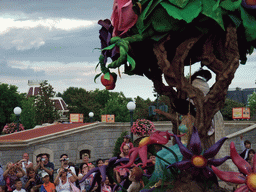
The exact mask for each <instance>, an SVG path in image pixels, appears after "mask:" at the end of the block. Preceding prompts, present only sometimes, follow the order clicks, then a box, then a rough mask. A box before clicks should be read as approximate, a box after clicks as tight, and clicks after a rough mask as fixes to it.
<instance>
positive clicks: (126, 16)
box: [111, 0, 138, 37]
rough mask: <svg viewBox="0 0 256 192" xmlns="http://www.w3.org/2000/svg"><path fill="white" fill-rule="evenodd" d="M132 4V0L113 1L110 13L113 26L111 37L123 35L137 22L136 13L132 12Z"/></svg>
mask: <svg viewBox="0 0 256 192" xmlns="http://www.w3.org/2000/svg"><path fill="white" fill-rule="evenodd" d="M132 6H133V4H132V0H115V1H114V5H113V13H112V15H111V21H112V25H113V27H114V31H113V37H114V36H121V35H123V34H124V33H126V32H127V31H128V30H129V29H130V28H131V27H132V26H133V25H134V24H135V23H136V22H137V19H138V15H136V14H135V13H134V11H133V9H132Z"/></svg>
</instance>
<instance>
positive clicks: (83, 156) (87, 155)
mask: <svg viewBox="0 0 256 192" xmlns="http://www.w3.org/2000/svg"><path fill="white" fill-rule="evenodd" d="M82 159H83V163H87V165H90V164H91V163H89V161H90V157H89V154H88V153H84V154H83V155H82Z"/></svg>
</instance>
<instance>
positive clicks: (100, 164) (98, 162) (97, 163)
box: [96, 159, 104, 167]
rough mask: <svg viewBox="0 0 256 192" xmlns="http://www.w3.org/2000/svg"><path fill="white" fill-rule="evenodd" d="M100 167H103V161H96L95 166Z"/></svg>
mask: <svg viewBox="0 0 256 192" xmlns="http://www.w3.org/2000/svg"><path fill="white" fill-rule="evenodd" d="M102 165H104V162H103V159H97V160H96V166H97V167H101V166H102Z"/></svg>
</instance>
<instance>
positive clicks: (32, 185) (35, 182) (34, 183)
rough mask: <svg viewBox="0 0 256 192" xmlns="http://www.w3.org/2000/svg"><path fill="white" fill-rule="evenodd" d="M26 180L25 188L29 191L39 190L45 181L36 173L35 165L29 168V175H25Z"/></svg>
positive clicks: (37, 191)
mask: <svg viewBox="0 0 256 192" xmlns="http://www.w3.org/2000/svg"><path fill="white" fill-rule="evenodd" d="M24 182H25V189H26V190H27V191H28V192H39V189H40V188H41V185H42V184H43V181H42V180H41V178H40V177H39V175H38V174H36V172H35V170H34V168H33V167H29V168H27V175H26V176H25V177H24Z"/></svg>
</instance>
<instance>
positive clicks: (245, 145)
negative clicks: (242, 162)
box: [240, 135, 251, 159]
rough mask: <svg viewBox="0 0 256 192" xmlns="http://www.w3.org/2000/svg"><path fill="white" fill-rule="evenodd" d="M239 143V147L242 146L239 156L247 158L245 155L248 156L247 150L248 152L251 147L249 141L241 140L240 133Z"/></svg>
mask: <svg viewBox="0 0 256 192" xmlns="http://www.w3.org/2000/svg"><path fill="white" fill-rule="evenodd" d="M240 145H241V148H242V150H243V152H242V153H240V156H241V157H242V158H243V159H247V157H248V152H249V150H250V149H251V142H250V141H248V140H245V141H243V135H240Z"/></svg>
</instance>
